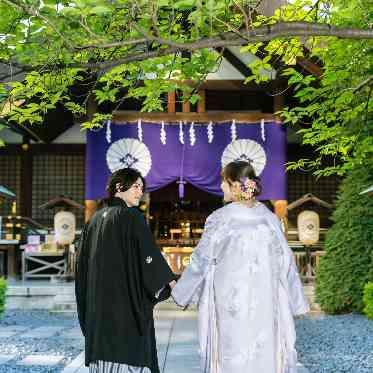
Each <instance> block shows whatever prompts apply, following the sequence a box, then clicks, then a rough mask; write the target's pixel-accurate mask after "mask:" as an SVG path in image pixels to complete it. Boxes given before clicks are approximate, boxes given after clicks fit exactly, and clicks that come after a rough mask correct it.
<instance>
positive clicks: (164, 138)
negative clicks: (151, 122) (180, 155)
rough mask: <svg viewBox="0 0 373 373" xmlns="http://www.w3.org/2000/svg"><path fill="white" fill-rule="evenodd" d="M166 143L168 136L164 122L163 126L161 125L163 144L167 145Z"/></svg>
mask: <svg viewBox="0 0 373 373" xmlns="http://www.w3.org/2000/svg"><path fill="white" fill-rule="evenodd" d="M166 141H167V134H166V130H165V128H164V121H163V120H162V125H161V143H162V144H163V145H166Z"/></svg>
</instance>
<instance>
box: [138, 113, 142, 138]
mask: <svg viewBox="0 0 373 373" xmlns="http://www.w3.org/2000/svg"><path fill="white" fill-rule="evenodd" d="M137 136H138V138H139V141H141V142H142V123H141V119H139V120H138V121H137Z"/></svg>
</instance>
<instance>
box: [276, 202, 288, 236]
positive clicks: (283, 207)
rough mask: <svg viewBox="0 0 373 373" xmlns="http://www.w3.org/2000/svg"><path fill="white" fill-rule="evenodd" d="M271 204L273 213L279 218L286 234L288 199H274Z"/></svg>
mask: <svg viewBox="0 0 373 373" xmlns="http://www.w3.org/2000/svg"><path fill="white" fill-rule="evenodd" d="M273 206H274V208H275V214H276V215H277V216H278V217H279V219H280V220H281V223H282V225H283V228H284V231H285V234H287V230H288V209H287V207H288V201H287V200H285V199H279V200H276V201H273Z"/></svg>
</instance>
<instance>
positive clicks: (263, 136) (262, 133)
mask: <svg viewBox="0 0 373 373" xmlns="http://www.w3.org/2000/svg"><path fill="white" fill-rule="evenodd" d="M260 132H261V135H262V140H263V142H265V141H266V133H265V128H264V119H262V120H261V121H260Z"/></svg>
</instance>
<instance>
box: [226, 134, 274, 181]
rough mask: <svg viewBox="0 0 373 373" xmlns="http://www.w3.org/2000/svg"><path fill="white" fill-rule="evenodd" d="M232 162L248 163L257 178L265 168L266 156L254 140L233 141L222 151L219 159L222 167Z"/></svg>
mask: <svg viewBox="0 0 373 373" xmlns="http://www.w3.org/2000/svg"><path fill="white" fill-rule="evenodd" d="M234 161H246V162H249V163H250V164H251V165H252V166H253V168H254V170H255V173H256V175H257V176H259V175H260V174H261V173H262V172H263V170H264V167H265V166H266V163H267V156H266V153H265V151H264V149H263V147H262V146H261V145H259V144H258V143H257V142H256V141H254V140H235V141H232V142H231V143H230V144H229V145H227V147H226V148H225V149H224V152H223V155H222V157H221V163H222V166H223V167H225V166H226V165H227V164H228V163H230V162H234Z"/></svg>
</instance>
